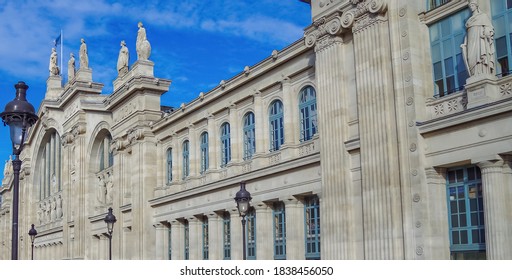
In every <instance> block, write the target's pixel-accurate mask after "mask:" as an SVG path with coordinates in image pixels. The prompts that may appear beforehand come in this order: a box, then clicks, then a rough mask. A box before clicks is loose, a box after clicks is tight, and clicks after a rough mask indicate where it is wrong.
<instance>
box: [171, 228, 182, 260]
mask: <svg viewBox="0 0 512 280" xmlns="http://www.w3.org/2000/svg"><path fill="white" fill-rule="evenodd" d="M183 231H184V226H183V224H182V223H181V222H179V221H176V220H174V221H171V259H172V260H183V259H184V257H183V253H184V250H185V249H184V244H185V237H184V232H183Z"/></svg>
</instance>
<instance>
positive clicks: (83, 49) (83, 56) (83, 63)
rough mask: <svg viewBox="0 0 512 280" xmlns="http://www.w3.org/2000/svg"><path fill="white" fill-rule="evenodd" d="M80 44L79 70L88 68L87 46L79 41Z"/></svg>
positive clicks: (82, 40)
mask: <svg viewBox="0 0 512 280" xmlns="http://www.w3.org/2000/svg"><path fill="white" fill-rule="evenodd" d="M81 42H82V44H81V45H80V69H82V68H83V69H88V68H89V56H88V55H87V45H86V44H85V40H84V39H83V38H82V39H81Z"/></svg>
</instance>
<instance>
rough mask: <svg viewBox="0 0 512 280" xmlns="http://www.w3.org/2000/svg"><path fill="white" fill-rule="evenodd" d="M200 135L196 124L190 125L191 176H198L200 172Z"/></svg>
mask: <svg viewBox="0 0 512 280" xmlns="http://www.w3.org/2000/svg"><path fill="white" fill-rule="evenodd" d="M198 138H199V137H197V135H196V129H195V128H194V125H189V127H188V141H189V142H188V151H189V160H190V175H189V177H193V176H196V175H197V174H199V145H200V144H199V142H198V141H197V139H198Z"/></svg>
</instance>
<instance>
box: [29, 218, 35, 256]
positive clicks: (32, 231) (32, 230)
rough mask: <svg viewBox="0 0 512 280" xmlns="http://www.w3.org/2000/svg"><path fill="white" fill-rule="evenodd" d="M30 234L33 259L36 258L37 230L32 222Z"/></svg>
mask: <svg viewBox="0 0 512 280" xmlns="http://www.w3.org/2000/svg"><path fill="white" fill-rule="evenodd" d="M28 235H30V241H32V254H31V256H32V258H31V259H32V260H33V259H34V239H36V235H37V230H36V229H35V228H34V224H32V228H30V230H29V231H28Z"/></svg>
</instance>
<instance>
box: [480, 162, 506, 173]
mask: <svg viewBox="0 0 512 280" xmlns="http://www.w3.org/2000/svg"><path fill="white" fill-rule="evenodd" d="M476 165H477V166H478V167H480V170H481V171H482V173H489V172H493V173H494V172H502V169H503V160H483V161H480V162H478V163H477V164H476Z"/></svg>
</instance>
